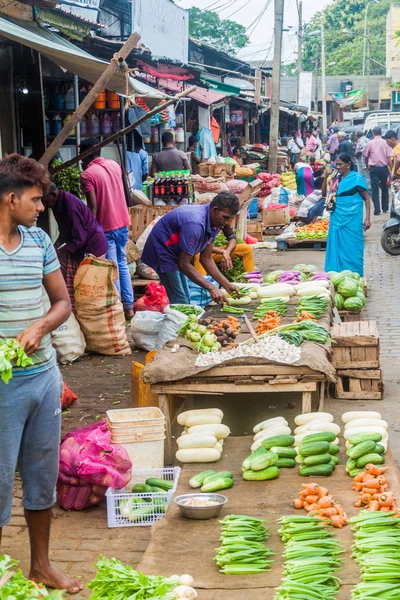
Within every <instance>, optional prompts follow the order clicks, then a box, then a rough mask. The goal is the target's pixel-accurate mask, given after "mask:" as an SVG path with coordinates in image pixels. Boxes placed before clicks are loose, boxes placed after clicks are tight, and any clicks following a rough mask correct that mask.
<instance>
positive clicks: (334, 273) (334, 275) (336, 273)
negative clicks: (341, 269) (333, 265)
mask: <svg viewBox="0 0 400 600" xmlns="http://www.w3.org/2000/svg"><path fill="white" fill-rule="evenodd" d="M328 275H329V277H330V278H331V279H332V277H336V275H339V273H338V272H337V271H328Z"/></svg>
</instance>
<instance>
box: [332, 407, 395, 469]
mask: <svg viewBox="0 0 400 600" xmlns="http://www.w3.org/2000/svg"><path fill="white" fill-rule="evenodd" d="M342 421H343V422H344V423H345V430H344V438H345V440H346V454H347V456H348V457H349V460H348V461H347V464H346V471H347V472H348V473H349V475H350V476H351V477H355V475H358V474H359V473H360V472H362V471H363V469H364V467H365V465H366V464H367V463H373V464H375V465H382V464H384V462H385V457H384V454H385V452H386V450H387V447H388V442H389V434H388V424H387V422H386V421H385V420H384V419H382V416H381V414H380V413H379V412H376V411H363V410H355V411H350V412H346V413H344V414H343V415H342Z"/></svg>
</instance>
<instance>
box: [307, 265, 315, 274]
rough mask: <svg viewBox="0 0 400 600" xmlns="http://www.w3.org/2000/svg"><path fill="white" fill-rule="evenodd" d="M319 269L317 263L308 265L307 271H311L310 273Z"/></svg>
mask: <svg viewBox="0 0 400 600" xmlns="http://www.w3.org/2000/svg"><path fill="white" fill-rule="evenodd" d="M317 270H318V269H317V267H316V266H315V265H307V271H309V272H310V273H314V272H315V271H317Z"/></svg>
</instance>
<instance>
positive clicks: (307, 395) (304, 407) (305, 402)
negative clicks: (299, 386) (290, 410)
mask: <svg viewBox="0 0 400 600" xmlns="http://www.w3.org/2000/svg"><path fill="white" fill-rule="evenodd" d="M311 409H312V395H311V392H303V396H302V399H301V411H302V413H303V414H304V413H309V412H311Z"/></svg>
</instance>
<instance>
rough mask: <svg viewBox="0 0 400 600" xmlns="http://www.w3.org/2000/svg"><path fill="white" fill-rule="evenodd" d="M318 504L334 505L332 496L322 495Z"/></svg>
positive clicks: (324, 506)
mask: <svg viewBox="0 0 400 600" xmlns="http://www.w3.org/2000/svg"><path fill="white" fill-rule="evenodd" d="M318 506H320V507H321V508H329V507H330V506H332V496H322V497H321V498H320V499H319V500H318Z"/></svg>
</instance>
